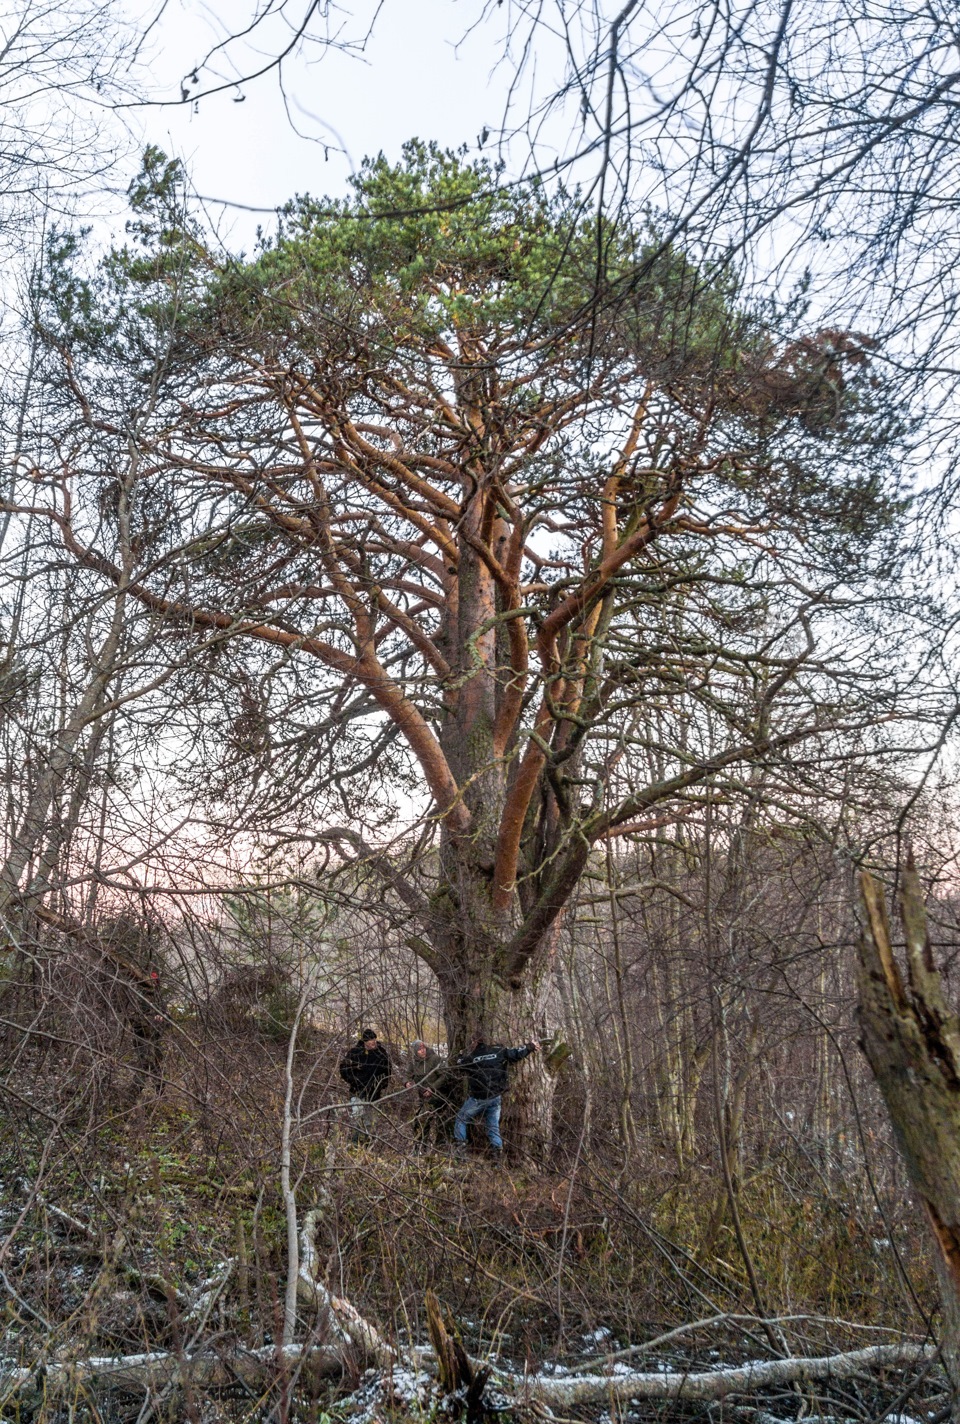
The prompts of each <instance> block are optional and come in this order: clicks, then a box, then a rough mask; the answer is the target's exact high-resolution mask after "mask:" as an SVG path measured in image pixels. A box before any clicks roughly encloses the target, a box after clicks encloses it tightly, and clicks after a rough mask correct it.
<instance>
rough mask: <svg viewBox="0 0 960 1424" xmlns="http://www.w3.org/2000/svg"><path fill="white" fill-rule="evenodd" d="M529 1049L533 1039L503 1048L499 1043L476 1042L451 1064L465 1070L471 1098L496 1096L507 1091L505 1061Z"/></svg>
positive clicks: (514, 1060)
mask: <svg viewBox="0 0 960 1424" xmlns="http://www.w3.org/2000/svg"><path fill="white" fill-rule="evenodd" d="M532 1052H533V1044H532V1043H525V1044H524V1046H523V1047H522V1048H504V1046H503V1044H502V1043H478V1044H477V1046H476V1048H475V1049H474V1050H473V1052H472V1053H461V1055H460V1057H459V1058H458V1059H457V1061H456V1063H455V1064H454V1067H455V1068H458V1069H459V1070H460V1072H461V1073H466V1075H467V1089H468V1091H469V1093H470V1096H471V1098H477V1099H479V1100H480V1101H483V1100H484V1099H485V1098H498V1097H499V1096H500V1094H501V1093H503V1092H506V1089H507V1064H508V1063H519V1062H520V1060H521V1058H526V1056H527V1054H528V1053H532Z"/></svg>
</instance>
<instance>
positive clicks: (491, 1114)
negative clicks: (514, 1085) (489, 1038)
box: [453, 1038, 540, 1162]
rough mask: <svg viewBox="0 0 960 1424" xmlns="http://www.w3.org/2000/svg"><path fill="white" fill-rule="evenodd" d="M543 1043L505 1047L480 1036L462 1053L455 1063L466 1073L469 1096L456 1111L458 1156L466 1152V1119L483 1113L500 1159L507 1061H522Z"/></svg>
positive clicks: (498, 1159)
mask: <svg viewBox="0 0 960 1424" xmlns="http://www.w3.org/2000/svg"><path fill="white" fill-rule="evenodd" d="M539 1047H540V1044H539V1043H538V1042H537V1041H536V1039H533V1040H532V1041H531V1042H530V1043H525V1044H524V1045H523V1047H522V1048H505V1047H504V1046H503V1044H502V1043H487V1042H486V1041H485V1040H484V1039H483V1038H478V1039H477V1041H476V1043H475V1044H474V1046H473V1049H472V1051H471V1052H470V1053H461V1054H460V1057H459V1058H458V1059H457V1061H456V1063H454V1065H453V1066H454V1067H455V1068H458V1069H459V1070H460V1072H461V1073H466V1075H467V1092H468V1093H469V1097H468V1098H467V1100H466V1102H465V1103H464V1104H463V1107H462V1108H461V1109H460V1111H459V1112H458V1113H457V1118H456V1122H455V1123H454V1124H453V1136H454V1139H455V1142H456V1152H457V1156H458V1157H466V1154H467V1123H468V1122H471V1121H472V1120H473V1119H474V1118H475V1117H481V1116H482V1117H483V1121H484V1124H485V1126H486V1129H487V1137H488V1139H489V1141H490V1148H491V1151H492V1152H493V1156H494V1160H495V1161H496V1162H499V1161H500V1154H501V1153H502V1151H503V1138H502V1137H501V1136H500V1107H501V1103H502V1098H503V1094H504V1093H505V1092H506V1089H507V1065H508V1064H509V1063H519V1062H520V1060H521V1059H522V1058H526V1057H527V1055H528V1054H529V1053H535V1052H536V1051H537V1049H538V1048H539Z"/></svg>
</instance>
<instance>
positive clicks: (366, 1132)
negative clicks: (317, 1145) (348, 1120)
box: [340, 1028, 393, 1142]
mask: <svg viewBox="0 0 960 1424" xmlns="http://www.w3.org/2000/svg"><path fill="white" fill-rule="evenodd" d="M392 1071H393V1069H392V1066H391V1063H390V1059H389V1057H388V1055H387V1051H386V1049H385V1048H384V1047H383V1046H382V1044H381V1043H380V1042H379V1041H378V1039H377V1035H376V1032H375V1031H374V1030H373V1029H372V1028H365V1029H364V1030H363V1032H362V1033H361V1034H360V1037H359V1038H358V1039H357V1041H356V1043H355V1044H354V1045H353V1047H352V1048H350V1049H348V1051H347V1052H346V1053H345V1054H344V1056H343V1058H342V1059H341V1060H340V1077H341V1078H342V1079H343V1081H344V1082H345V1083H346V1085H347V1087H348V1088H349V1089H350V1115H351V1117H352V1118H353V1131H352V1132H351V1134H350V1141H351V1142H369V1141H370V1138H371V1136H372V1134H373V1116H374V1113H375V1111H376V1109H375V1107H374V1104H375V1103H376V1101H377V1099H378V1098H380V1097H381V1096H382V1095H383V1091H384V1089H385V1088H386V1086H387V1084H388V1083H389V1081H390V1074H391V1072H392Z"/></svg>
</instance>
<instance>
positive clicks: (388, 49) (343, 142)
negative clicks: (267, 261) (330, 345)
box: [134, 0, 561, 247]
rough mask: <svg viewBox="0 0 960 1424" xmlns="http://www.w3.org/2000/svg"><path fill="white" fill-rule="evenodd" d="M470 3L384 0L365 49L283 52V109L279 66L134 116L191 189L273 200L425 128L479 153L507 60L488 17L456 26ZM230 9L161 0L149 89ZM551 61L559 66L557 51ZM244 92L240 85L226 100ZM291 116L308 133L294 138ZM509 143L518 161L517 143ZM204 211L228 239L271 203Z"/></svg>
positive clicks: (174, 88)
mask: <svg viewBox="0 0 960 1424" xmlns="http://www.w3.org/2000/svg"><path fill="white" fill-rule="evenodd" d="M481 8H482V7H481V4H480V3H479V0H384V3H383V5H382V9H381V11H380V13H379V15H378V16H377V18H376V22H375V24H374V26H373V33H372V36H371V38H370V40H369V42H368V43H367V44H366V46H365V48H364V49H363V51H362V52H361V51H360V50H359V48H356V49H354V50H353V51H352V52H349V53H344V52H342V51H339V50H337V49H335V48H332V47H330V48H327V49H325V50H321V49H319V48H318V49H316V50H315V51H314V58H313V59H312V60H309V59H307V58H303V59H300V60H298V61H296V62H294V63H292V64H291V66H290V68H289V72H288V76H287V83H286V86H285V87H286V91H287V100H288V108H289V114H288V112H287V111H286V110H285V107H284V101H283V96H282V95H281V93H280V89H279V86H278V83H277V80H276V77H275V76H273V75H267V76H264V77H263V78H261V79H259V80H257V81H256V82H255V83H253V84H248V85H245V86H243V89H242V90H240V89H237V90H231V91H228V92H226V93H222V94H216V95H212V96H210V97H208V98H206V99H203V100H201V101H200V103H199V104H198V105H197V107H196V112H194V108H193V106H171V107H157V108H152V109H145V110H142V111H140V112H139V114H138V115H137V116H136V117H135V119H134V122H135V124H136V127H137V130H138V132H139V133H141V134H142V137H143V140H144V141H149V142H152V143H155V144H157V145H159V146H160V147H161V148H163V149H164V150H165V151H167V152H168V153H171V154H176V155H177V156H178V157H180V158H182V159H183V160H184V162H185V163H186V165H187V167H188V169H189V171H190V173H191V175H192V177H193V181H194V184H195V187H196V190H197V192H198V193H199V194H201V195H203V196H205V197H211V198H222V199H232V200H233V201H234V202H236V203H243V204H247V205H249V206H251V207H255V208H256V207H262V208H268V209H269V208H272V207H274V206H276V205H278V204H281V203H283V202H285V201H286V200H287V199H288V198H290V197H291V196H292V195H293V194H294V193H296V192H310V193H313V194H323V193H330V194H338V193H342V192H343V191H344V188H345V181H346V178H347V177H348V175H349V174H350V173H351V172H352V171H355V170H356V168H357V167H358V166H359V164H360V161H361V159H362V158H363V157H364V156H366V155H370V154H375V153H377V152H379V151H380V150H383V151H384V152H385V153H386V154H387V156H388V157H389V158H396V157H397V156H398V155H399V151H400V145H401V144H402V143H403V141H404V140H405V139H407V138H411V137H419V138H423V139H436V140H437V141H439V142H440V143H441V144H442V145H443V146H445V147H459V146H460V145H461V144H464V143H465V144H467V145H469V147H470V149H471V151H474V152H478V151H479V149H478V138H479V135H480V134H481V132H482V130H483V129H484V127H485V126H486V127H488V128H489V129H491V130H496V129H498V128H499V126H500V123H501V120H502V118H503V112H504V101H505V97H506V92H507V84H508V81H509V72H508V70H507V68H506V66H503V67H501V68H500V69H499V70H497V67H496V66H497V61H498V59H499V58H500V57H501V55H502V44H501V41H502V32H503V26H502V24H500V25H499V26H498V19H499V17H498V16H497V15H494V18H493V20H490V21H487V22H483V23H480V24H478V25H477V27H476V28H475V29H474V30H473V32H472V33H470V34H469V35H466V37H465V33H466V31H468V29H469V28H470V26H471V25H472V24H474V23H475V22H477V21H478V20H479V17H480V14H481ZM354 9H355V11H356V14H355V16H354V17H352V18H351V17H350V16H349V15H347V14H346V13H344V14H343V15H342V17H341V18H342V22H343V35H344V38H346V39H348V40H350V39H358V38H359V37H361V36H362V35H363V34H364V32H365V31H366V30H367V29H368V27H369V22H370V19H371V15H372V12H373V10H374V9H375V6H374V5H373V4H370V3H368V0H358V3H357V4H356V5H355V6H354ZM241 10H243V11H245V10H246V6H237V5H236V4H231V3H230V0H212V3H209V4H206V3H202V0H170V3H169V4H168V6H167V9H166V11H165V13H164V15H163V18H162V20H161V22H160V24H159V25H158V26H157V28H156V30H155V31H154V32H153V34H152V35H151V40H150V55H151V63H150V68H151V74H152V77H153V80H154V92H155V93H158V94H159V93H164V92H165V93H166V94H167V95H170V94H171V93H172V94H176V93H177V92H178V90H179V87H180V79H181V76H182V75H183V74H184V72H185V70H186V69H187V68H188V66H189V65H190V64H191V63H193V62H194V61H195V60H196V59H198V58H200V57H201V56H202V54H203V53H204V51H205V50H207V49H208V48H209V47H210V45H211V43H214V42H216V39H217V37H218V36H219V35H221V34H222V33H223V32H224V26H223V23H222V17H223V16H224V15H231V13H232V15H233V18H234V20H235V21H236V19H237V12H238V11H241ZM504 13H505V12H504ZM268 38H269V37H268ZM273 38H275V39H276V38H279V32H278V33H277V34H276V35H275V36H273ZM545 48H546V58H545V61H542V62H541V72H542V68H543V62H549V58H550V56H549V43H548V44H547V45H546V46H545ZM263 51H264V47H263V46H261V48H260V53H259V54H257V53H256V52H254V51H253V50H252V49H250V50H248V51H247V54H246V55H245V56H244V58H243V62H244V64H245V65H249V66H250V67H251V68H252V67H255V65H256V63H257V61H258V59H259V61H260V62H261V63H262V60H263ZM555 59H556V68H557V73H558V75H559V74H560V72H561V61H560V55H559V50H555ZM226 72H227V73H228V74H229V73H230V72H231V71H230V70H229V68H227V69H226ZM203 79H204V76H201V85H200V86H199V87H200V88H202V87H203ZM241 92H242V93H243V94H244V95H245V97H244V98H243V101H242V102H237V99H238V98H239V95H240V93H241ZM521 104H522V101H521ZM291 120H293V123H291ZM293 124H296V125H297V126H298V127H299V128H300V129H301V133H303V134H304V135H309V137H306V136H305V137H298V135H297V133H296V132H295V130H294V127H293ZM517 148H519V149H520V150H521V151H519V152H516V153H515V156H514V157H515V164H516V165H517V166H518V165H519V164H521V163H522V162H523V160H524V157H525V156H526V155H525V154H524V153H523V152H522V146H521V145H517ZM344 150H345V151H344ZM488 151H490V150H489V145H488ZM512 166H513V165H512ZM209 215H210V217H211V218H214V217H217V218H218V219H221V221H222V224H223V225H222V226H221V231H225V232H227V233H229V234H230V235H231V241H232V243H233V244H237V245H244V246H247V247H249V244H250V242H251V241H252V236H253V233H254V230H255V228H256V224H257V222H264V223H265V224H267V225H269V224H270V216H269V213H268V214H260V215H257V214H243V213H242V212H238V211H237V210H234V209H229V208H226V209H224V208H219V207H218V206H217V205H211V207H210V208H209ZM218 225H219V224H218Z"/></svg>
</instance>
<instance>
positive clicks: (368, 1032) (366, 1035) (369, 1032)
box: [360, 1028, 377, 1043]
mask: <svg viewBox="0 0 960 1424" xmlns="http://www.w3.org/2000/svg"><path fill="white" fill-rule="evenodd" d="M376 1036H377V1035H376V1034H375V1033H374V1031H373V1029H372V1028H365V1029H364V1030H363V1032H362V1033H361V1035H360V1042H361V1043H369V1042H370V1040H371V1039H373V1038H376Z"/></svg>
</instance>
